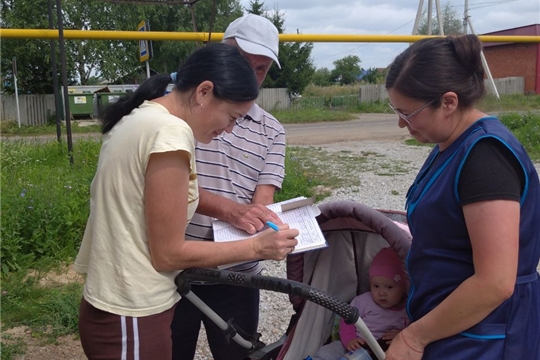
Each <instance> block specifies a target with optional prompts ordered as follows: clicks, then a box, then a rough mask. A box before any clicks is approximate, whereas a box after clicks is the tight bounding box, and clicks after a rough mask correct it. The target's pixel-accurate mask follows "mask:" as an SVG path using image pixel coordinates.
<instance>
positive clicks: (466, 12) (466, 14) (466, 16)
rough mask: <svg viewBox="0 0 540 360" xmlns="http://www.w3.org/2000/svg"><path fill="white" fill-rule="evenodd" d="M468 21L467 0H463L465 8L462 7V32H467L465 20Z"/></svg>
mask: <svg viewBox="0 0 540 360" xmlns="http://www.w3.org/2000/svg"><path fill="white" fill-rule="evenodd" d="M468 21H469V0H465V8H464V9H463V33H464V34H465V35H466V34H467V22H468Z"/></svg>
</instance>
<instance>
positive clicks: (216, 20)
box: [141, 0, 242, 73]
mask: <svg viewBox="0 0 540 360" xmlns="http://www.w3.org/2000/svg"><path fill="white" fill-rule="evenodd" d="M213 3H214V2H213V1H199V2H197V3H195V4H194V5H193V10H194V14H195V24H194V23H193V19H192V14H191V8H190V6H187V5H182V6H179V5H142V7H143V12H144V19H146V20H148V21H149V22H150V27H151V30H152V31H166V32H193V31H198V32H202V31H203V32H210V31H211V33H215V32H224V31H225V29H226V28H227V26H228V25H229V23H230V22H232V21H233V20H234V19H236V18H238V17H240V16H242V6H241V5H240V2H239V1H238V0H221V1H216V7H215V8H214V7H213ZM141 20H142V19H141ZM210 36H211V35H210ZM201 45H202V44H198V43H195V42H193V41H154V42H153V49H154V58H153V59H152V60H150V67H151V68H152V69H154V70H156V71H157V72H160V73H170V72H174V71H176V70H177V69H178V65H179V64H181V63H182V62H183V61H184V59H186V58H187V56H188V55H189V54H190V53H191V52H192V51H193V50H195V48H196V47H197V46H201Z"/></svg>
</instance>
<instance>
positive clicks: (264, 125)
mask: <svg viewBox="0 0 540 360" xmlns="http://www.w3.org/2000/svg"><path fill="white" fill-rule="evenodd" d="M285 145H286V144H285V130H284V129H283V125H281V124H280V123H279V121H278V120H276V118H274V117H273V116H272V115H270V114H269V113H268V112H266V111H264V110H263V109H262V108H260V107H259V106H258V105H257V104H254V105H253V106H252V107H251V109H250V110H249V112H248V113H247V115H246V117H245V118H243V119H240V120H237V121H236V125H235V126H234V128H233V131H232V132H231V133H230V134H228V133H225V132H224V133H223V134H221V135H219V136H218V137H216V138H214V139H213V140H212V141H211V142H210V143H209V144H203V143H200V142H197V143H196V148H195V158H196V161H197V180H198V182H199V186H201V187H203V188H204V189H206V190H208V191H210V192H212V193H214V194H217V195H221V196H223V197H226V198H228V199H231V200H234V201H236V202H239V203H243V204H250V203H251V199H252V198H253V194H254V193H255V188H256V187H257V185H274V186H275V187H276V188H277V189H281V184H282V183H283V178H284V176H285ZM186 238H187V239H197V240H212V239H213V233H212V218H210V217H208V216H203V215H200V214H194V216H193V218H192V220H191V223H190V224H189V225H188V227H187V230H186ZM234 270H236V271H246V272H252V273H257V272H260V266H259V265H258V264H257V263H249V264H243V265H239V266H237V267H235V268H234Z"/></svg>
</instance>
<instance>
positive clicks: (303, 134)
mask: <svg viewBox="0 0 540 360" xmlns="http://www.w3.org/2000/svg"><path fill="white" fill-rule="evenodd" d="M285 132H286V134H287V144H289V145H318V144H331V143H336V142H345V141H361V140H379V139H380V140H383V139H385V140H393V139H395V140H400V139H406V138H409V137H410V135H409V132H408V131H407V129H400V128H399V127H398V126H397V116H396V115H392V114H360V115H358V118H357V119H356V120H351V121H340V122H320V123H314V124H290V125H285Z"/></svg>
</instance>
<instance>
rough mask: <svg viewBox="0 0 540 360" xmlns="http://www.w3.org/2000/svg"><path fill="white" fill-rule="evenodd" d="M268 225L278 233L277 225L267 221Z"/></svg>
mask: <svg viewBox="0 0 540 360" xmlns="http://www.w3.org/2000/svg"><path fill="white" fill-rule="evenodd" d="M266 225H268V226H270V227H271V228H272V229H274V230H276V231H279V228H278V227H277V225H276V224H274V223H273V222H271V221H267V222H266Z"/></svg>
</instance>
